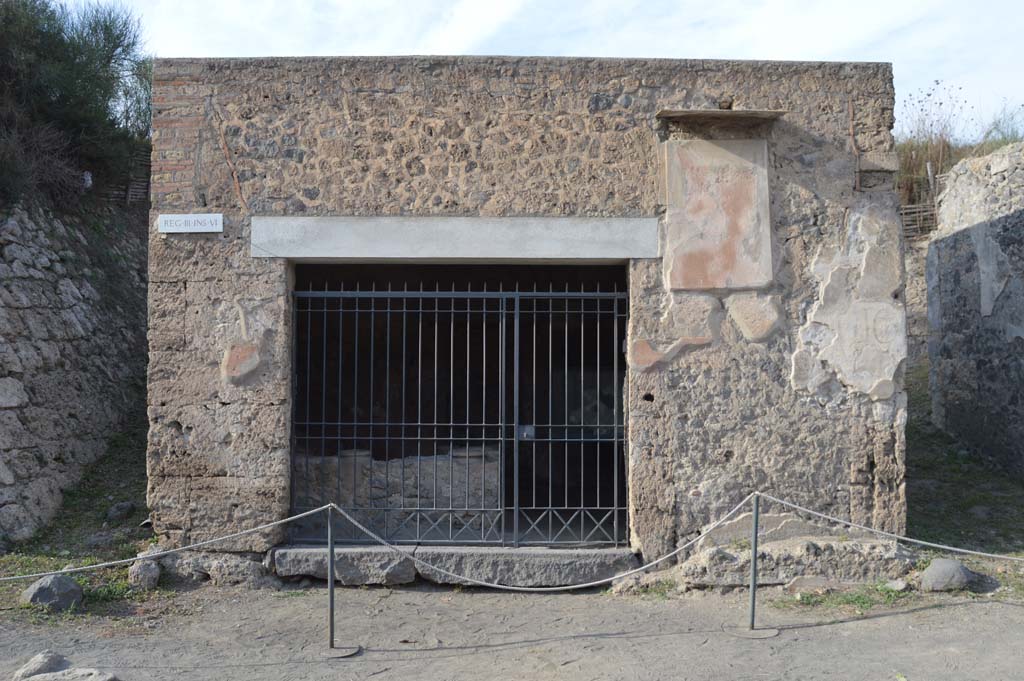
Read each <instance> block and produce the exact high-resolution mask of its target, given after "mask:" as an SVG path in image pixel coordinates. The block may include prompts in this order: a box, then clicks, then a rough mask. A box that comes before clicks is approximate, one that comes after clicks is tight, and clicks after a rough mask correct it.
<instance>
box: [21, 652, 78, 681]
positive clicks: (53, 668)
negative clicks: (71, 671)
mask: <svg viewBox="0 0 1024 681" xmlns="http://www.w3.org/2000/svg"><path fill="white" fill-rule="evenodd" d="M70 666H71V664H70V663H69V662H68V659H67V658H66V657H64V656H63V655H61V654H59V653H55V652H54V651H52V650H44V651H43V652H41V653H39V654H38V655H36V656H35V657H33V658H32V659H31V660H29V661H28V662H26V663H25V664H24V665H22V666H21V668H19V669H18V671H16V672H14V681H22V679H27V678H30V677H37V676H39V675H40V674H49V673H52V672H59V671H63V670H65V669H67V668H68V667H70Z"/></svg>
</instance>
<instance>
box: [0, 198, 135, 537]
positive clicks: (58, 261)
mask: <svg viewBox="0 0 1024 681" xmlns="http://www.w3.org/2000/svg"><path fill="white" fill-rule="evenodd" d="M144 219H145V218H144V216H143V215H139V216H136V217H135V220H134V222H133V221H132V220H131V219H130V218H129V217H128V216H125V215H123V214H121V213H119V212H113V211H111V212H108V213H106V214H97V215H91V216H88V217H85V216H83V217H81V218H64V219H58V218H57V217H55V216H54V215H52V214H50V213H48V212H44V211H42V210H33V211H32V212H27V211H26V210H22V209H20V208H15V209H13V210H8V211H2V210H0V252H2V254H3V257H2V259H0V535H7V536H8V537H10V538H12V539H25V538H28V537H29V536H31V535H32V534H33V533H34V532H35V531H36V530H38V529H39V528H40V527H41V526H42V525H44V524H45V523H46V522H47V521H48V520H49V519H50V518H51V517H52V515H53V514H54V512H56V510H57V509H58V508H59V507H60V504H61V492H62V491H63V490H64V489H67V488H68V487H69V486H71V485H73V484H74V483H75V482H77V481H78V479H79V477H80V475H81V472H82V468H83V466H85V465H87V464H89V463H91V462H92V461H93V460H94V459H95V458H96V457H97V456H99V455H100V454H102V453H104V451H105V450H106V446H107V440H108V438H109V437H110V436H111V435H113V434H115V433H117V432H118V428H119V427H120V426H121V425H122V424H123V422H124V420H125V418H126V416H127V415H128V414H130V413H131V412H132V410H139V409H140V402H141V400H142V398H143V395H142V387H143V384H144V380H145V370H146V357H145V319H146V308H145V295H146V280H145V262H146V238H145V231H144V228H143V227H142V224H141V223H142V220H144Z"/></svg>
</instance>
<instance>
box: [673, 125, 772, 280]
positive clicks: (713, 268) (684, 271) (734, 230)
mask: <svg viewBox="0 0 1024 681" xmlns="http://www.w3.org/2000/svg"><path fill="white" fill-rule="evenodd" d="M663 152H664V154H665V182H666V184H665V205H666V207H667V209H666V212H665V221H664V225H665V242H666V249H665V258H666V262H665V276H666V281H667V288H669V289H674V290H709V289H731V288H759V287H763V286H767V285H768V284H770V283H771V282H772V250H771V223H770V221H769V217H768V170H767V164H768V146H767V142H766V141H765V140H714V141H710V140H678V139H671V140H668V141H667V142H665V143H664V144H663Z"/></svg>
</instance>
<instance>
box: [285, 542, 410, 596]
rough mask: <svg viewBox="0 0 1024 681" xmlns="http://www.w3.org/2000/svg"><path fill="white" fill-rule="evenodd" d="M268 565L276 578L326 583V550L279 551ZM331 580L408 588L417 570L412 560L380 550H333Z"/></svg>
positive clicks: (310, 548)
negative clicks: (332, 578)
mask: <svg viewBox="0 0 1024 681" xmlns="http://www.w3.org/2000/svg"><path fill="white" fill-rule="evenodd" d="M271 561H272V563H271V564H272V565H273V567H274V571H275V572H276V573H277V576H278V577H316V578H317V579H327V549H326V548H313V547H294V548H293V547H284V548H279V549H275V550H274V551H273V556H272V558H271ZM334 578H335V579H336V580H337V581H338V583H339V584H341V585H343V586H348V585H359V584H386V585H393V584H408V583H409V582H412V581H414V580H415V579H416V569H415V568H414V567H413V563H412V561H411V560H409V559H408V558H403V557H401V556H399V555H398V554H396V553H395V552H394V551H390V550H388V549H386V548H384V547H382V546H367V547H348V546H346V547H341V548H336V549H335V550H334Z"/></svg>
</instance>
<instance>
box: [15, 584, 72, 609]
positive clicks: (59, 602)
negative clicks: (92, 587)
mask: <svg viewBox="0 0 1024 681" xmlns="http://www.w3.org/2000/svg"><path fill="white" fill-rule="evenodd" d="M19 600H20V602H21V603H22V605H41V606H43V607H44V608H46V609H48V610H51V611H53V612H64V611H65V610H70V609H71V608H74V607H77V606H78V605H80V604H81V602H82V587H80V586H78V582H76V581H75V580H73V579H71V578H70V577H67V576H65V575H50V576H49V577H43V578H42V579H40V580H38V581H36V582H34V583H33V584H32V586H30V587H29V588H27V589H25V590H24V591H23V592H21V598H20V599H19Z"/></svg>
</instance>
